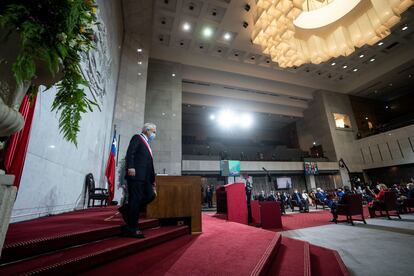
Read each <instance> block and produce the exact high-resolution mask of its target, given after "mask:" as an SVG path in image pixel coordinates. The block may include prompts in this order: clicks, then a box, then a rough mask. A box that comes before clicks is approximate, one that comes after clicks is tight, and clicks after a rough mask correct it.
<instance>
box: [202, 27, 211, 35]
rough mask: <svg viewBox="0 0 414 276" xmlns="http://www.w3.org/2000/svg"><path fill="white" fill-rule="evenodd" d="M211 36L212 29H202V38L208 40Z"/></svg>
mask: <svg viewBox="0 0 414 276" xmlns="http://www.w3.org/2000/svg"><path fill="white" fill-rule="evenodd" d="M212 35H213V29H211V28H210V27H205V28H204V29H203V36H204V37H205V38H209V37H211V36H212Z"/></svg>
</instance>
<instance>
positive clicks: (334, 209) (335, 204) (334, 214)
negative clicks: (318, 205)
mask: <svg viewBox="0 0 414 276" xmlns="http://www.w3.org/2000/svg"><path fill="white" fill-rule="evenodd" d="M341 191H342V189H341ZM346 195H352V192H351V189H350V188H349V186H344V191H343V192H342V193H341V196H338V201H337V202H332V205H331V206H332V207H331V213H332V217H333V218H332V220H331V222H336V221H337V220H338V208H337V207H338V204H346V203H347V202H346Z"/></svg>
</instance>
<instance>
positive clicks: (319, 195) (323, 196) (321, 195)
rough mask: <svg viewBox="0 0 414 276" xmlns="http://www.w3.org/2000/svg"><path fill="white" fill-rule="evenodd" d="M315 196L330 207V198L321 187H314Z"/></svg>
mask: <svg viewBox="0 0 414 276" xmlns="http://www.w3.org/2000/svg"><path fill="white" fill-rule="evenodd" d="M315 196H316V198H317V199H319V200H320V201H321V202H323V203H325V204H326V205H327V206H328V207H329V208H331V207H332V200H330V199H329V198H328V195H327V194H326V193H325V192H324V191H323V190H322V189H321V188H317V189H316V194H315Z"/></svg>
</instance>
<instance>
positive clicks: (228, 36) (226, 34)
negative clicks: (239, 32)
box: [223, 33, 231, 40]
mask: <svg viewBox="0 0 414 276" xmlns="http://www.w3.org/2000/svg"><path fill="white" fill-rule="evenodd" d="M223 38H224V40H230V39H231V34H230V33H225V34H224V35H223Z"/></svg>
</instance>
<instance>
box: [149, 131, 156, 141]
mask: <svg viewBox="0 0 414 276" xmlns="http://www.w3.org/2000/svg"><path fill="white" fill-rule="evenodd" d="M156 136H157V135H156V134H155V133H154V132H152V133H151V134H150V136H149V137H148V141H149V142H151V141H153V140H154V139H155V137H156Z"/></svg>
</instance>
